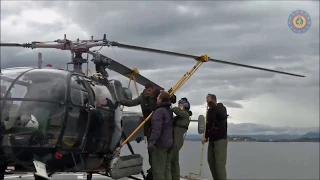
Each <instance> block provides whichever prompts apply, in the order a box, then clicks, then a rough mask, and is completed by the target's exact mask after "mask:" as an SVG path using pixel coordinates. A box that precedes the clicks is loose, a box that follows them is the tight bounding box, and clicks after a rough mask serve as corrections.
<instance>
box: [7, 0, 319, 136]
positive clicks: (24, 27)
mask: <svg viewBox="0 0 320 180" xmlns="http://www.w3.org/2000/svg"><path fill="white" fill-rule="evenodd" d="M318 7H319V2H317V1H310V2H302V1H301V2H298V1H292V2H289V1H278V2H275V1H270V2H267V1H263V2H262V1H261V2H260V1H241V2H240V1H239V2H234V1H225V2H221V1H217V2H204V1H199V2H191V1H186V2H179V1H175V2H174V1H172V2H170V1H165V2H160V1H158V2H144V1H135V2H125V1H121V2H112V1H106V2H99V1H97V2H93V1H91V2H90V3H89V2H80V1H72V2H67V3H64V2H62V1H57V2H45V1H44V2H41V1H36V2H28V1H19V2H14V1H13V2H11V1H10V2H9V1H1V42H18V43H27V42H32V41H50V40H56V39H62V38H63V34H67V38H69V39H72V40H75V39H76V38H80V39H89V38H90V36H91V35H93V36H94V37H95V38H97V39H98V38H99V39H101V38H102V36H103V34H104V33H106V34H107V39H109V40H112V41H118V42H120V43H125V44H130V45H137V46H144V47H150V48H157V49H163V50H169V51H177V52H181V53H187V54H194V55H201V54H203V53H206V54H208V55H209V56H210V57H212V58H216V59H221V60H227V61H232V62H237V63H244V64H249V65H254V66H262V67H265V68H272V69H277V70H283V71H288V72H292V73H298V74H302V75H305V76H306V77H305V78H299V77H291V76H287V75H281V74H274V73H269V72H262V71H258V70H251V69H245V68H241V67H234V66H228V65H222V64H218V63H211V62H208V63H205V64H204V65H202V66H201V67H200V69H199V70H198V71H197V72H196V73H195V74H194V76H193V77H191V78H190V79H189V81H188V82H187V83H186V84H185V85H184V87H182V88H181V89H180V90H179V92H178V93H177V96H178V98H181V97H187V98H188V99H189V101H190V102H191V104H192V106H191V108H192V111H193V113H194V116H193V119H196V118H197V117H198V116H199V115H200V114H204V113H205V97H206V95H207V94H208V93H214V94H216V95H217V97H218V101H220V102H222V103H224V104H225V105H226V106H227V108H228V112H229V114H230V116H231V118H230V119H229V123H234V124H239V123H247V124H246V125H242V126H240V125H239V126H236V127H238V128H239V129H241V128H247V129H241V130H239V129H238V130H239V132H240V131H257V130H252V128H254V127H256V126H254V127H253V126H250V128H248V125H250V123H254V124H259V127H260V131H259V132H263V131H268V132H269V131H272V130H270V129H272V128H270V127H269V126H271V127H277V132H279V131H280V133H281V132H282V130H279V128H280V129H283V132H285V131H286V130H288V129H293V131H296V128H309V127H313V128H315V127H318V126H319V9H318ZM297 9H302V10H304V11H306V12H308V13H309V15H310V17H311V20H312V25H311V27H310V29H309V30H308V31H307V32H306V33H304V34H296V33H293V32H292V31H291V30H290V29H289V28H288V25H287V24H288V17H289V15H290V13H291V12H293V11H294V10H297ZM95 49H99V48H95ZM38 52H42V53H43V59H44V64H46V63H51V64H53V66H54V67H56V68H66V63H67V62H68V61H70V53H69V52H68V51H60V50H48V49H36V50H30V49H15V48H1V68H8V67H15V66H36V64H37V53H38ZM100 53H103V54H104V55H106V56H108V57H111V58H113V59H115V60H117V61H119V62H120V63H122V64H124V65H126V66H128V67H132V68H134V67H136V68H139V70H140V74H142V75H144V76H146V77H147V78H149V79H150V80H153V81H155V82H156V83H157V84H159V85H161V86H163V87H164V88H165V89H169V88H170V87H171V86H173V85H174V84H175V83H176V82H177V81H178V80H179V79H180V78H181V77H182V76H183V74H184V73H186V72H187V71H189V69H190V68H191V67H192V66H193V65H194V64H195V61H194V60H192V59H187V58H177V57H172V56H167V55H159V54H152V53H146V52H138V51H133V50H126V49H121V48H117V47H114V48H108V47H105V48H103V49H102V50H100ZM91 67H93V66H91ZM92 70H93V69H92ZM110 74H111V75H113V76H112V77H113V78H115V79H116V78H117V79H120V80H122V82H123V85H124V86H127V83H128V79H125V78H123V77H121V76H120V75H119V74H117V73H114V72H111V73H110ZM131 89H132V90H133V91H134V88H133V87H132V88H131ZM141 91H142V87H140V92H141ZM135 94H136V93H134V95H135ZM125 109H126V110H130V111H139V110H140V108H139V107H134V108H125ZM248 123H249V124H248ZM192 126H193V127H194V128H193V129H192V130H191V131H192V132H196V124H194V125H192ZM267 127H268V128H267ZM263 128H264V129H265V130H262V129H263ZM233 129H234V128H233ZM236 129H237V128H236ZM275 129H276V128H275ZM235 131H236V130H235Z"/></svg>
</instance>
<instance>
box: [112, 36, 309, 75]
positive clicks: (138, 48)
mask: <svg viewBox="0 0 320 180" xmlns="http://www.w3.org/2000/svg"><path fill="white" fill-rule="evenodd" d="M110 45H111V46H118V47H121V48H126V49H132V50H138V51H146V52H152V53H159V54H167V55H172V56H178V57H186V58H193V59H197V58H198V57H199V56H194V55H189V54H182V53H177V52H171V51H164V50H158V49H152V48H145V47H139V46H132V45H127V44H121V43H118V42H115V41H111V42H110ZM209 61H212V62H217V63H222V64H228V65H233V66H240V67H245V68H250V69H257V70H261V71H268V72H274V73H280V74H286V75H289V76H297V77H305V76H303V75H299V74H293V73H288V72H283V71H276V70H272V69H266V68H262V67H256V66H250V65H245V64H239V63H233V62H229V61H222V60H218V59H212V58H210V59H209Z"/></svg>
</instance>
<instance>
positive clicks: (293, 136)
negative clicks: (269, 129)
mask: <svg viewBox="0 0 320 180" xmlns="http://www.w3.org/2000/svg"><path fill="white" fill-rule="evenodd" d="M229 137H249V138H252V139H257V140H293V139H320V134H319V132H308V133H306V134H304V135H299V134H270V135H269V134H254V135H253V134H250V135H249V134H248V135H245V134H241V135H236V134H232V135H229ZM202 138H203V135H202V134H201V135H200V134H187V135H186V137H185V139H186V140H191V141H201V139H202Z"/></svg>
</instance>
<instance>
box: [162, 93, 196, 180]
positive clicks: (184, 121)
mask: <svg viewBox="0 0 320 180" xmlns="http://www.w3.org/2000/svg"><path fill="white" fill-rule="evenodd" d="M172 111H173V112H174V113H175V114H176V116H175V117H174V120H173V127H174V128H173V137H174V144H175V147H174V148H173V150H172V154H171V161H170V162H169V163H168V164H167V168H168V169H171V174H170V173H168V174H166V175H168V176H170V175H171V177H167V178H166V179H172V180H180V165H179V152H180V150H181V148H182V146H183V143H184V135H185V133H186V132H187V130H188V128H189V124H190V117H191V116H192V112H191V111H190V103H189V101H188V99H187V98H181V99H180V100H179V101H178V107H174V108H172Z"/></svg>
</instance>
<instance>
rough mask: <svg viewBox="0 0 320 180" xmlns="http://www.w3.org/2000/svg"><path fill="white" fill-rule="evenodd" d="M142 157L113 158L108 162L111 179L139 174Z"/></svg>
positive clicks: (135, 155) (134, 155)
mask: <svg viewBox="0 0 320 180" xmlns="http://www.w3.org/2000/svg"><path fill="white" fill-rule="evenodd" d="M142 165H143V157H142V156H141V155H140V154H133V155H126V156H119V157H115V158H113V159H112V160H111V162H110V175H111V178H112V179H120V178H124V177H128V176H131V175H136V174H139V173H140V172H141V171H142Z"/></svg>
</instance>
